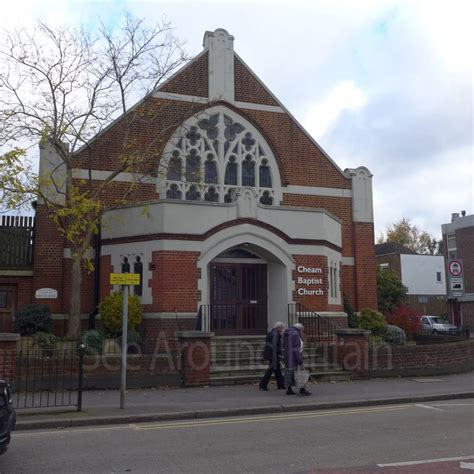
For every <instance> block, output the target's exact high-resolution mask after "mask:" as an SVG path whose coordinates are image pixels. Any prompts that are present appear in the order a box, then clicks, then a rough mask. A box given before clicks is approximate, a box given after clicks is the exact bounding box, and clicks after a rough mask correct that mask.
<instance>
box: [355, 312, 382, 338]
mask: <svg viewBox="0 0 474 474" xmlns="http://www.w3.org/2000/svg"><path fill="white" fill-rule="evenodd" d="M357 327H358V328H361V329H370V331H372V335H373V336H380V335H382V334H383V333H384V329H385V319H384V317H383V315H382V313H379V312H378V311H375V309H370V308H365V309H363V310H362V311H361V312H360V313H359V315H358V316H357Z"/></svg>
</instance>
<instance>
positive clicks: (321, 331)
mask: <svg viewBox="0 0 474 474" xmlns="http://www.w3.org/2000/svg"><path fill="white" fill-rule="evenodd" d="M296 323H300V324H302V325H303V326H304V333H305V335H306V338H307V340H308V341H310V342H319V343H323V342H325V343H331V342H333V341H334V340H335V335H336V333H335V328H334V326H333V325H332V324H331V322H330V321H329V320H328V319H327V318H325V317H323V316H321V315H319V314H318V313H316V312H315V311H312V310H311V309H308V308H306V307H305V306H304V305H302V304H301V303H290V304H289V305H288V324H289V325H290V326H293V325H294V324H296Z"/></svg>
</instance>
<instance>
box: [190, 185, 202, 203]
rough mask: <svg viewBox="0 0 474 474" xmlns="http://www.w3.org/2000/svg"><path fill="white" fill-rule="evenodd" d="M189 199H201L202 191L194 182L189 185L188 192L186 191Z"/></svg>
mask: <svg viewBox="0 0 474 474" xmlns="http://www.w3.org/2000/svg"><path fill="white" fill-rule="evenodd" d="M186 200H187V201H200V200H201V193H200V192H199V191H198V190H197V187H196V186H195V185H194V184H193V185H192V186H190V187H189V190H188V192H187V193H186Z"/></svg>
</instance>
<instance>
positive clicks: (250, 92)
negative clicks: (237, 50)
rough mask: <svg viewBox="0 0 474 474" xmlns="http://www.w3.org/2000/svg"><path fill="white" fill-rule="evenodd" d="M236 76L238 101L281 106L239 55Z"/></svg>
mask: <svg viewBox="0 0 474 474" xmlns="http://www.w3.org/2000/svg"><path fill="white" fill-rule="evenodd" d="M234 74H235V100H236V101H239V102H250V103H253V104H263V105H273V106H279V105H280V104H279V103H278V102H277V101H276V100H275V99H274V97H273V96H272V95H271V94H270V93H269V92H268V90H267V89H266V88H265V86H264V85H263V84H262V83H261V82H260V81H259V80H258V79H257V78H256V77H255V76H254V75H253V73H252V71H251V70H250V69H249V67H248V66H247V65H246V64H244V63H243V61H242V60H241V59H240V58H239V57H238V56H237V55H234Z"/></svg>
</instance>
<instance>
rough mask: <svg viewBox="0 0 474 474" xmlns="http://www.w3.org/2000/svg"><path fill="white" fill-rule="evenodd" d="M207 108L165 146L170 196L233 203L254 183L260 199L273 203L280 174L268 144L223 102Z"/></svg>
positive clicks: (168, 193) (279, 196) (167, 193)
mask: <svg viewBox="0 0 474 474" xmlns="http://www.w3.org/2000/svg"><path fill="white" fill-rule="evenodd" d="M208 110H209V112H201V113H199V114H198V115H197V116H194V117H191V118H190V119H188V120H187V121H186V122H185V123H184V124H183V125H182V127H181V128H180V129H179V130H178V131H177V132H176V133H175V135H174V136H173V138H172V139H171V140H170V142H169V143H168V145H167V147H166V149H165V150H166V153H167V154H168V156H169V158H168V162H167V163H168V166H167V171H166V172H165V173H164V176H166V178H165V180H166V191H163V192H164V193H165V194H166V197H167V198H168V199H186V200H193V201H196V200H203V201H206V202H221V203H223V202H224V203H232V202H234V201H235V200H236V198H237V193H239V189H240V187H242V186H249V187H252V188H256V191H257V195H258V200H259V202H261V203H263V204H266V205H271V204H273V203H274V201H275V190H274V188H273V186H274V185H275V181H277V182H279V173H278V169H276V170H275V171H274V167H276V164H275V161H274V158H273V155H272V153H271V150H270V148H269V146H268V144H267V143H266V142H265V140H264V139H263V138H262V136H261V135H260V133H259V132H258V131H257V130H256V129H255V128H254V127H253V126H252V125H251V124H250V123H249V122H247V121H246V120H245V119H243V118H242V117H240V116H238V115H237V114H236V113H235V112H233V111H231V110H229V109H227V108H226V107H224V106H220V105H219V106H213V107H211V108H210V109H208ZM160 192H161V191H160ZM277 199H278V202H279V200H280V199H281V191H279V190H278V198H277Z"/></svg>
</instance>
